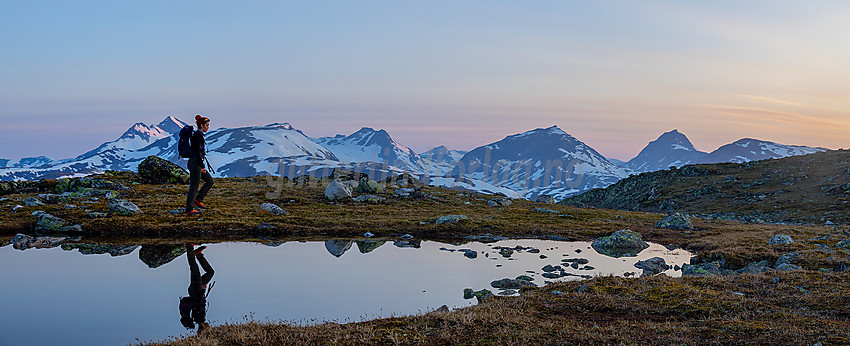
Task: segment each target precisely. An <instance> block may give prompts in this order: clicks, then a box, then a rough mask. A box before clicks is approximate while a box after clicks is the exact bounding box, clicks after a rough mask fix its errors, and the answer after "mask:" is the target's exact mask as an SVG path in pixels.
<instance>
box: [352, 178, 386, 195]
mask: <svg viewBox="0 0 850 346" xmlns="http://www.w3.org/2000/svg"><path fill="white" fill-rule="evenodd" d="M386 191H387V189H386V188H385V187H384V185H383V184H381V183H379V182H377V181H374V180H370V179H362V180H360V183H358V184H357V188H356V189H354V192H356V193H369V194H373V193H384V192H386Z"/></svg>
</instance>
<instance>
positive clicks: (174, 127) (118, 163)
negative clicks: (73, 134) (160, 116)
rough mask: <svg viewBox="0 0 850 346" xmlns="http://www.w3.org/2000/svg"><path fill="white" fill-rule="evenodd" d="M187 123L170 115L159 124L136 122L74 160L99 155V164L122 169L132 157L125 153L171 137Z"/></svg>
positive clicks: (83, 159)
mask: <svg viewBox="0 0 850 346" xmlns="http://www.w3.org/2000/svg"><path fill="white" fill-rule="evenodd" d="M186 125H187V124H186V123H184V122H182V121H180V120H179V119H177V118H175V117H173V116H169V117H167V118H165V120H163V121H162V122H160V123H159V124H158V125H145V124H144V123H135V124H133V126H131V127H130V128H129V129H127V131H124V134H122V135H121V137H118V139H116V140H114V141H111V142H106V143H103V144H101V145H100V146H98V147H97V148H95V149H93V150H91V151H89V152H87V153H85V154H82V155H80V156H77V157H75V158H74V159H73V161H85V160H88V159H91V158H94V157H99V158H100V162H101V163H99V164H98V165H100V166H104V165H112V166H113V167H112V168H107V169H122V168H121V167H124V166H126V165H124V164H123V163H122V162H123V161H126V160H127V159H129V158H130V157H128V156H126V155H125V153H127V152H128V151H134V150H137V149H141V148H144V147H146V146H148V145H150V144H152V143H154V142H156V141H157V140H160V139H163V138H166V137H169V136H171V135H173V134H175V133H177V132H179V131H180V129H181V128H183V126H186Z"/></svg>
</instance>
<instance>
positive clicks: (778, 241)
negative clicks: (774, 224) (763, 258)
mask: <svg viewBox="0 0 850 346" xmlns="http://www.w3.org/2000/svg"><path fill="white" fill-rule="evenodd" d="M793 243H794V240H793V239H791V236H789V235H786V234H777V235H775V236H773V238H770V241H769V242H768V244H769V245H787V244H793Z"/></svg>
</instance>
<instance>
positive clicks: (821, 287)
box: [154, 272, 850, 345]
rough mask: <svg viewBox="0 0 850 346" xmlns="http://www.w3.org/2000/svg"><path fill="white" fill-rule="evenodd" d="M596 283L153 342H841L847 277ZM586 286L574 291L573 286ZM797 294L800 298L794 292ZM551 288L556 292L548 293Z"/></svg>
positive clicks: (848, 336)
mask: <svg viewBox="0 0 850 346" xmlns="http://www.w3.org/2000/svg"><path fill="white" fill-rule="evenodd" d="M776 277H777V278H778V282H776V283H775V282H774V281H773V276H771V275H741V276H732V277H711V278H696V277H688V278H678V279H672V278H667V277H663V276H661V277H645V278H638V279H624V278H613V277H598V278H595V279H591V280H586V281H581V282H564V283H554V284H550V285H547V286H546V287H544V288H534V289H527V290H524V291H523V294H522V296H520V297H506V298H505V297H499V298H493V299H489V300H486V301H485V302H484V303H482V304H479V305H476V306H472V307H469V308H464V309H460V310H456V311H452V312H449V313H441V312H432V313H427V314H424V315H419V316H410V317H399V318H387V319H381V320H374V321H368V322H360V323H349V324H343V325H341V324H336V323H325V324H320V325H315V326H299V325H295V324H289V323H265V322H256V321H248V322H246V323H240V324H227V325H222V326H216V327H214V328H212V329H211V330H210V331H209V332H207V333H204V334H202V335H196V336H190V337H187V338H183V339H172V340H169V341H166V342H163V343H156V344H154V345H178V344H179V345H269V344H287V345H289V344H292V345H313V344H344V345H359V344H465V345H473V344H480V345H490V344H495V345H531V344H564V345H572V344H627V345H644V344H729V343H735V344H737V343H754V344H814V343H816V342H821V343H823V344H846V343H848V342H850V329H847V326H848V317H850V308H848V305H847V303H848V297H850V281H848V279H850V274H847V273H844V274H819V273H813V272H794V273H780V274H777V275H776ZM581 286H586V287H585V288H584V289H582V292H581V293H579V292H578V291H579V288H580V287H581ZM801 287H804V289H805V290H807V291H808V292H807V293H803V292H802V291H801V290H800V288H801ZM555 290H558V291H561V292H564V294H563V295H552V294H551V292H553V291H555Z"/></svg>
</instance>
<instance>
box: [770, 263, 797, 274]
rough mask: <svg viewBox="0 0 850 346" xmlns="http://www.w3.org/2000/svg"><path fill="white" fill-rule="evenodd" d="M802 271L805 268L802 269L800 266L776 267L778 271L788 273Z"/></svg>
mask: <svg viewBox="0 0 850 346" xmlns="http://www.w3.org/2000/svg"><path fill="white" fill-rule="evenodd" d="M800 269H803V268H801V267H800V266H798V265H796V264H791V263H782V264H780V265H778V266H776V270H779V271H786V272H787V271H792V270H800Z"/></svg>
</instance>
